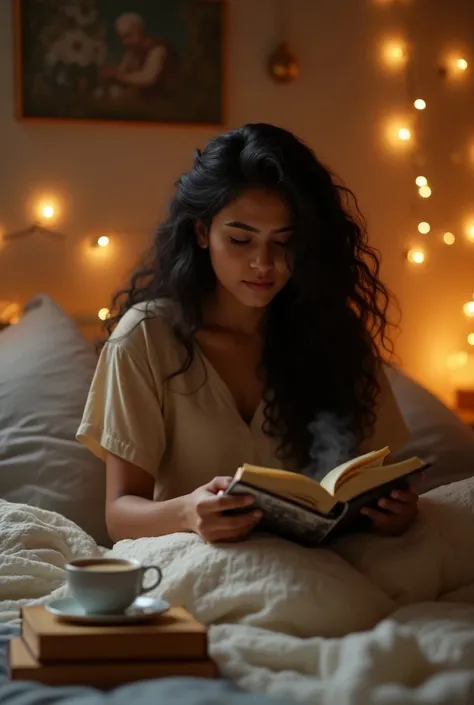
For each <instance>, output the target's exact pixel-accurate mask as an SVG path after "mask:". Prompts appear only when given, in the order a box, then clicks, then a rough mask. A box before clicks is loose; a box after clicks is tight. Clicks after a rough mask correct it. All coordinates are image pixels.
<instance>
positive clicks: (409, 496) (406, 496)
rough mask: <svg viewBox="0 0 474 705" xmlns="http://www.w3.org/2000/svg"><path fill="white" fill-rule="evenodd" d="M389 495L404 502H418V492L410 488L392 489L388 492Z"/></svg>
mask: <svg viewBox="0 0 474 705" xmlns="http://www.w3.org/2000/svg"><path fill="white" fill-rule="evenodd" d="M390 497H393V499H396V500H397V502H403V503H404V504H416V503H417V502H418V494H417V493H416V492H412V491H411V490H393V492H391V493H390Z"/></svg>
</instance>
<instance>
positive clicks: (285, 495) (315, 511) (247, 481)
mask: <svg viewBox="0 0 474 705" xmlns="http://www.w3.org/2000/svg"><path fill="white" fill-rule="evenodd" d="M389 454H390V448H388V447H386V448H382V449H380V450H376V451H372V452H370V453H366V454H365V455H361V456H359V457H358V458H353V459H352V460H349V461H347V462H346V463H343V464H342V465H338V466H337V467H336V468H334V469H333V470H331V471H330V472H328V473H327V475H325V477H324V478H323V479H322V480H321V481H320V482H316V481H315V480H312V479H311V478H309V477H306V476H305V475H301V474H299V473H294V472H288V471H286V470H275V469H271V468H263V467H258V466H255V465H248V464H244V465H243V466H242V467H241V468H239V469H238V470H237V472H236V473H235V476H234V479H233V481H232V483H231V484H230V486H229V487H228V489H227V490H226V494H249V495H252V496H253V498H254V499H255V505H252V506H251V507H250V509H249V510H250V511H251V510H253V509H254V508H255V506H258V507H260V508H261V509H262V510H263V514H264V519H263V527H264V528H265V529H267V530H270V531H273V532H275V533H278V534H281V535H283V536H285V537H288V538H292V539H295V540H297V541H299V542H300V543H305V544H307V545H315V544H318V543H321V542H322V541H324V540H327V539H329V538H332V537H333V536H335V535H339V534H340V533H341V532H342V531H346V530H350V527H351V524H353V522H354V520H355V518H356V517H358V516H359V515H360V510H361V509H362V507H364V506H376V504H377V501H378V500H379V499H380V498H381V497H385V496H389V495H390V492H391V491H392V490H393V489H398V488H402V489H403V488H407V487H409V486H410V484H412V483H413V482H414V480H415V479H416V478H417V477H418V476H419V475H420V473H421V472H422V471H423V470H425V469H426V468H427V467H428V464H427V463H424V462H423V461H422V460H420V458H417V457H413V458H409V459H408V460H403V461H401V462H399V463H392V464H387V465H384V460H385V458H386V457H387V456H388V455H389Z"/></svg>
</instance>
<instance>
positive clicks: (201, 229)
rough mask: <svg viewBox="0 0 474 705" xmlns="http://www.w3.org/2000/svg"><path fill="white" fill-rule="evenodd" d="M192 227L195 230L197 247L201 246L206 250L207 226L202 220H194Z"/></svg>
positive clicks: (207, 242)
mask: <svg viewBox="0 0 474 705" xmlns="http://www.w3.org/2000/svg"><path fill="white" fill-rule="evenodd" d="M194 229H195V232H196V240H197V244H198V245H199V247H202V249H203V250H207V248H208V247H209V236H208V234H207V228H206V226H205V224H204V223H203V222H202V220H196V223H195V226H194Z"/></svg>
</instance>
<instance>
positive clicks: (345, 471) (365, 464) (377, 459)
mask: <svg viewBox="0 0 474 705" xmlns="http://www.w3.org/2000/svg"><path fill="white" fill-rule="evenodd" d="M389 454H390V448H389V447H388V446H386V447H385V448H381V449H380V450H373V451H371V452H370V453H365V455H360V456H359V457H358V458H353V459H352V460H348V461H347V462H346V463H342V465H338V466H337V468H334V470H330V472H328V474H327V475H326V476H325V477H323V479H322V480H321V482H320V484H321V486H322V487H324V489H325V490H326V491H327V492H329V494H331V495H334V496H335V495H336V494H337V490H338V488H339V486H341V485H342V484H343V483H344V482H345V481H346V478H348V477H350V476H352V475H355V474H359V473H361V472H365V471H366V470H367V469H369V468H372V467H380V466H381V465H382V464H383V461H384V458H386V457H387V455H389Z"/></svg>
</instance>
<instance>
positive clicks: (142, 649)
mask: <svg viewBox="0 0 474 705" xmlns="http://www.w3.org/2000/svg"><path fill="white" fill-rule="evenodd" d="M21 613H22V626H21V633H22V637H23V640H24V642H25V643H26V644H27V645H28V648H29V649H30V651H31V653H32V654H33V656H34V657H35V658H37V659H39V660H41V661H44V662H47V661H90V660H95V661H119V660H124V661H130V660H137V661H140V660H143V661H146V660H152V659H156V660H161V659H169V660H180V659H183V660H186V659H191V660H197V659H205V658H206V657H207V628H206V627H205V626H204V625H202V624H200V623H199V622H197V621H196V620H195V619H194V617H192V615H191V614H189V612H188V611H187V610H186V609H184V608H183V607H171V608H170V609H169V610H168V611H167V612H165V613H164V614H162V615H160V616H159V617H156V618H155V619H153V620H151V621H150V622H145V623H143V624H127V625H97V626H92V625H81V624H73V623H69V622H66V621H63V620H61V619H59V618H58V617H56V616H55V615H53V614H51V613H50V612H48V611H47V610H46V609H45V608H44V606H43V605H32V606H29V607H23V608H22V611H21ZM131 644H133V648H131Z"/></svg>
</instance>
